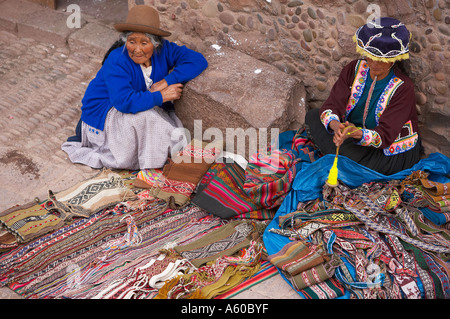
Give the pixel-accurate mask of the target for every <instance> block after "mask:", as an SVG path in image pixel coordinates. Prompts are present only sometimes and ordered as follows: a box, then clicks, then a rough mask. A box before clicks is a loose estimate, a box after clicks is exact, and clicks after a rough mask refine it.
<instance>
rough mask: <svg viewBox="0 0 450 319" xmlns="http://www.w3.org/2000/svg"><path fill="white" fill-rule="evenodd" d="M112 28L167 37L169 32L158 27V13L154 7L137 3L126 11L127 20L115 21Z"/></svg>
mask: <svg viewBox="0 0 450 319" xmlns="http://www.w3.org/2000/svg"><path fill="white" fill-rule="evenodd" d="M114 28H115V29H116V30H117V31H119V32H125V31H132V32H143V33H150V34H153V35H158V36H161V37H168V36H169V35H171V33H170V32H167V31H164V30H161V29H160V27H159V14H158V11H156V10H155V9H154V8H152V7H150V6H147V5H137V6H134V7H132V8H131V9H130V11H128V16H127V22H125V23H116V24H115V25H114Z"/></svg>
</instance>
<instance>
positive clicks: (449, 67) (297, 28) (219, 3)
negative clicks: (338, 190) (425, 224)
mask: <svg viewBox="0 0 450 319" xmlns="http://www.w3.org/2000/svg"><path fill="white" fill-rule="evenodd" d="M144 3H145V4H149V5H152V6H155V7H156V8H157V9H158V10H159V12H160V16H161V23H162V25H163V27H164V28H166V29H168V30H170V31H171V32H172V33H173V34H172V36H171V37H170V38H169V40H172V41H177V42H178V43H179V44H185V45H187V46H188V47H191V48H193V49H196V50H198V51H200V52H202V53H207V52H208V50H210V49H211V46H213V45H219V46H226V47H230V48H232V49H235V50H238V51H240V52H242V53H245V54H247V55H249V56H251V57H253V58H255V59H257V60H260V61H262V62H265V63H267V64H270V65H272V66H275V67H276V68H278V69H279V70H281V71H282V72H284V73H285V74H287V75H289V78H290V77H295V78H297V79H298V80H299V81H302V82H303V83H304V86H305V89H306V109H310V108H317V107H320V106H321V104H322V103H323V101H324V100H325V99H326V98H327V97H328V94H329V91H330V88H331V86H332V85H333V83H334V82H335V80H336V79H337V77H338V75H339V72H340V70H341V69H342V67H343V66H344V65H345V64H347V63H348V62H349V61H351V60H352V59H355V58H358V55H357V54H356V52H355V45H354V43H353V41H352V36H353V34H354V32H355V30H356V29H357V28H358V27H359V26H361V25H363V24H364V23H365V22H366V21H367V19H368V18H369V15H370V14H372V13H375V11H374V10H373V9H372V10H371V11H370V12H368V6H369V5H376V6H378V8H379V9H380V14H381V16H391V17H395V18H397V19H399V20H401V21H402V22H403V23H405V24H406V25H407V27H408V29H409V30H410V31H411V33H412V38H411V44H410V50H411V59H410V62H411V74H410V76H411V78H412V79H413V81H414V82H415V84H416V97H417V109H418V112H419V115H420V128H421V133H422V136H423V141H424V146H425V151H426V153H427V154H429V153H432V152H436V151H438V152H442V153H444V154H446V155H447V156H450V134H449V133H450V132H449V130H450V129H449V125H448V123H449V120H450V109H449V107H448V106H449V105H448V102H449V95H450V92H449V82H450V77H449V75H448V74H449V73H450V64H449V62H448V61H449V58H450V45H449V36H450V28H449V23H450V16H449V15H448V9H449V8H448V7H449V2H448V1H444V0H396V1H390V0H384V1H369V0H345V1H344V0H323V1H319V0H128V4H129V7H131V6H133V5H135V4H144ZM236 63H238V62H236ZM280 81H282V80H280ZM275 85H276V84H275ZM254 108H255V109H254V110H251V111H253V112H255V113H257V112H261V110H263V109H264V105H254Z"/></svg>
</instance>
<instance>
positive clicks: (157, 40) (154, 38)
mask: <svg viewBox="0 0 450 319" xmlns="http://www.w3.org/2000/svg"><path fill="white" fill-rule="evenodd" d="M132 33H134V32H132V31H126V32H122V33H121V34H120V40H121V41H123V42H124V43H126V42H127V39H128V36H129V35H130V34H132ZM144 35H145V36H146V37H147V38H149V39H150V41H151V42H152V44H153V46H154V47H155V50H157V49H159V48H161V46H162V42H163V41H162V38H161V37H159V36H157V35H153V34H150V33H144Z"/></svg>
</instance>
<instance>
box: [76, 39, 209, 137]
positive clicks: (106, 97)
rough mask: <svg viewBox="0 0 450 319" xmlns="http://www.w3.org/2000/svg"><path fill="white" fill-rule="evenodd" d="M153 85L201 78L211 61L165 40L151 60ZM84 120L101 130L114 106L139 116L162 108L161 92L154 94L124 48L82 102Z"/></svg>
mask: <svg viewBox="0 0 450 319" xmlns="http://www.w3.org/2000/svg"><path fill="white" fill-rule="evenodd" d="M151 63H152V73H151V75H150V78H151V79H152V80H153V83H156V82H159V81H161V80H162V79H165V80H166V81H167V84H168V85H172V84H175V83H183V84H184V83H186V82H188V81H189V80H192V79H193V78H195V77H196V76H198V75H199V74H200V73H201V72H202V71H203V70H204V69H206V67H207V66H208V62H207V61H206V59H205V58H204V57H203V55H202V54H201V53H198V52H196V51H193V50H191V49H189V48H187V47H186V46H178V45H177V44H176V43H173V42H169V41H167V40H165V39H164V40H163V45H162V47H161V48H159V49H158V50H155V52H154V53H153V55H152V57H151ZM82 104H83V106H82V107H81V111H82V113H81V120H82V121H83V122H85V123H86V124H88V125H90V126H93V127H95V128H97V129H99V130H101V131H103V129H104V124H105V119H106V115H107V113H108V111H109V110H110V109H111V107H113V106H114V107H115V108H116V109H117V110H118V111H120V112H122V113H133V114H135V113H138V112H141V111H146V110H149V109H151V108H153V107H154V106H162V105H163V99H162V95H161V93H160V92H154V93H152V92H150V91H148V90H147V88H146V85H145V80H144V76H143V74H142V69H141V67H140V65H139V64H136V63H134V62H133V60H132V59H131V58H130V57H129V55H128V51H127V49H126V47H125V45H124V46H122V47H119V48H117V49H115V50H113V51H112V52H111V53H110V54H109V56H108V58H107V59H106V61H105V63H104V64H103V66H102V67H101V69H100V70H99V71H98V73H97V75H96V77H95V78H94V79H93V80H92V81H91V82H90V83H89V85H88V87H87V89H86V92H85V95H84V97H83V100H82Z"/></svg>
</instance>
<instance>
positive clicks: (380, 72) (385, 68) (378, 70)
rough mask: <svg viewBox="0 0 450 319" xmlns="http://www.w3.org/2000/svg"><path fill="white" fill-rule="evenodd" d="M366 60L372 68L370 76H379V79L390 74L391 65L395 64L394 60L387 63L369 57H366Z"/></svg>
mask: <svg viewBox="0 0 450 319" xmlns="http://www.w3.org/2000/svg"><path fill="white" fill-rule="evenodd" d="M366 60H367V64H368V65H369V68H370V76H371V77H372V78H375V76H377V77H378V80H381V79H383V78H385V77H386V76H387V75H388V74H389V71H390V70H391V67H392V65H393V64H394V63H393V62H389V63H387V62H380V61H374V60H371V59H369V58H366Z"/></svg>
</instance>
